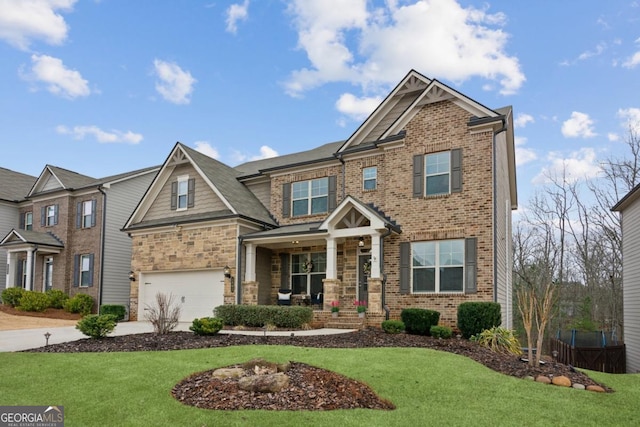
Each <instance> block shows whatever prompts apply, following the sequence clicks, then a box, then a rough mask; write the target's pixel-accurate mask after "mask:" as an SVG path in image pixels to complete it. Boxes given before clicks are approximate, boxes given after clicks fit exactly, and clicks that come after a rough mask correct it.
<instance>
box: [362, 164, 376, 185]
mask: <svg viewBox="0 0 640 427" xmlns="http://www.w3.org/2000/svg"><path fill="white" fill-rule="evenodd" d="M377 186H378V168H377V167H375V166H372V167H369V168H364V169H362V187H363V189H365V190H375V189H376V188H377Z"/></svg>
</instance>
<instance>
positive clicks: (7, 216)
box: [0, 202, 20, 292]
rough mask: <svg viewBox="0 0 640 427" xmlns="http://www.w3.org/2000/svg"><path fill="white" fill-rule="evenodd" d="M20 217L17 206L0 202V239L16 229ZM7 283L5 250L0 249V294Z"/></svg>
mask: <svg viewBox="0 0 640 427" xmlns="http://www.w3.org/2000/svg"><path fill="white" fill-rule="evenodd" d="M19 224H20V216H19V212H18V205H14V204H10V203H3V202H0V239H3V238H4V237H5V236H6V235H7V234H9V232H10V231H11V230H12V229H13V228H18V227H19ZM6 282H7V250H6V249H4V248H0V292H2V291H3V290H4V288H5V284H6Z"/></svg>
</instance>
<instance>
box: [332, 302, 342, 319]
mask: <svg viewBox="0 0 640 427" xmlns="http://www.w3.org/2000/svg"><path fill="white" fill-rule="evenodd" d="M339 311H340V301H331V316H333V317H338V312H339Z"/></svg>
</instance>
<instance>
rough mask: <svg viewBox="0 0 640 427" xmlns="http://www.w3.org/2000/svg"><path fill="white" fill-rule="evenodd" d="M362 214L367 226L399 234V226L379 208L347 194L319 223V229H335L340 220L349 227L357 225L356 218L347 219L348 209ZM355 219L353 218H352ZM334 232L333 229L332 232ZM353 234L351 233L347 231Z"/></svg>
mask: <svg viewBox="0 0 640 427" xmlns="http://www.w3.org/2000/svg"><path fill="white" fill-rule="evenodd" d="M354 209H355V211H357V212H359V213H360V214H361V215H362V218H364V219H366V220H367V221H368V222H369V227H370V228H372V229H375V230H378V231H380V230H384V229H388V230H392V231H395V232H396V233H398V234H400V233H401V232H402V231H401V228H400V226H398V225H397V224H396V223H395V221H392V220H391V219H390V218H389V217H387V216H386V215H385V214H384V213H383V212H382V211H381V210H380V209H379V208H377V207H375V206H374V205H372V204H366V203H363V202H362V201H360V200H359V199H358V198H356V197H353V196H351V195H347V197H345V198H344V200H343V201H342V202H341V203H340V204H339V205H338V206H337V207H336V209H335V210H334V211H333V212H332V213H331V214H330V215H329V216H328V217H327V218H326V219H325V220H324V221H323V222H322V224H320V226H319V227H318V228H319V229H321V230H332V229H335V228H336V226H337V225H338V223H340V222H345V221H346V222H349V223H351V224H350V227H354V226H355V227H357V225H356V224H357V220H355V221H354V220H351V219H348V218H347V216H348V215H349V214H350V211H352V210H354ZM354 219H355V218H354ZM333 234H335V231H334V233H333ZM347 234H350V235H353V233H349V232H348V233H347Z"/></svg>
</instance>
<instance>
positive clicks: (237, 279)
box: [235, 236, 244, 305]
mask: <svg viewBox="0 0 640 427" xmlns="http://www.w3.org/2000/svg"><path fill="white" fill-rule="evenodd" d="M243 240H244V237H242V236H238V249H236V251H237V256H236V277H235V282H236V283H235V288H236V305H240V304H241V303H242V274H241V271H242V241H243Z"/></svg>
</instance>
